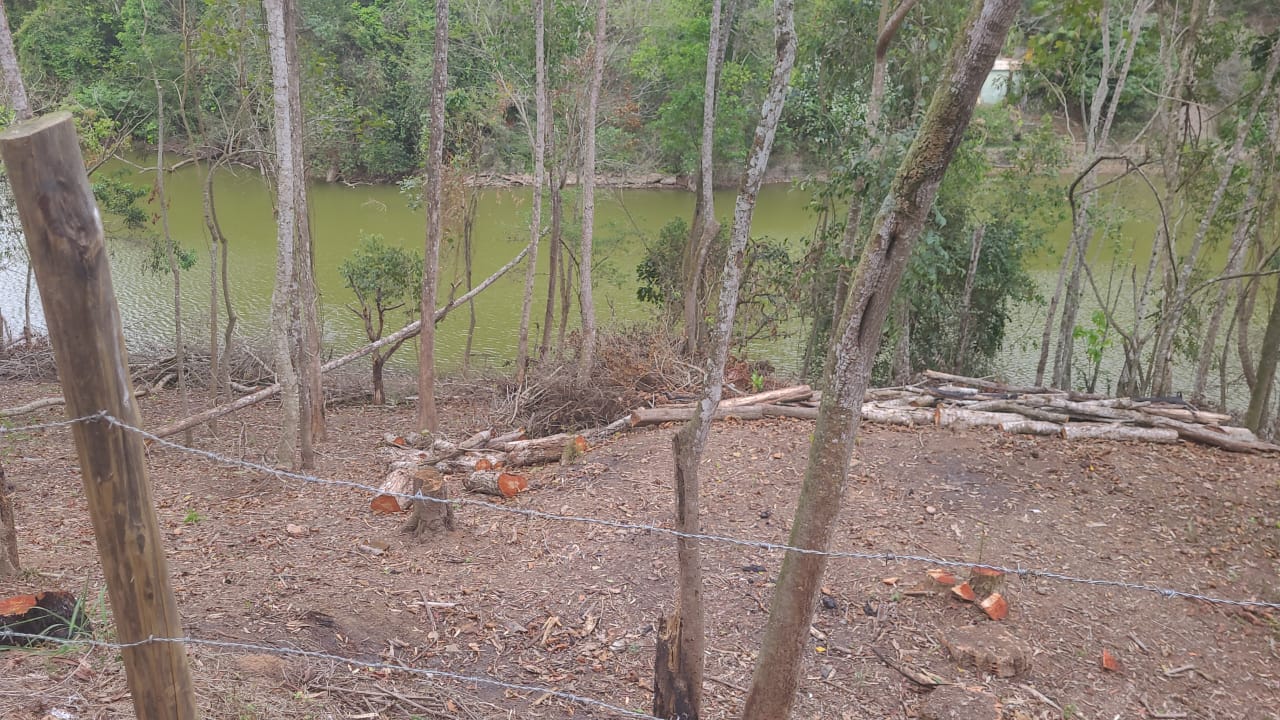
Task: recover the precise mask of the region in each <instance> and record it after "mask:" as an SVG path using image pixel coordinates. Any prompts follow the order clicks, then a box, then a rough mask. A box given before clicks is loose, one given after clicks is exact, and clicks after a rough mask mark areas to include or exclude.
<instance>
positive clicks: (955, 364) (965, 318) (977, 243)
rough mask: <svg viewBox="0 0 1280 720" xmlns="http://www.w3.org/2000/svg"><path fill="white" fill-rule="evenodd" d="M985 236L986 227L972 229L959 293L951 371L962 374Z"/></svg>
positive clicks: (966, 369) (979, 226) (964, 366)
mask: <svg viewBox="0 0 1280 720" xmlns="http://www.w3.org/2000/svg"><path fill="white" fill-rule="evenodd" d="M986 234H987V226H986V225H978V227H976V228H974V229H973V239H972V241H971V242H970V244H969V271H968V272H967V273H965V276H964V290H963V291H961V293H960V331H959V332H958V333H957V335H958V337H957V339H956V348H955V355H954V356H953V357H952V358H951V367H952V371H953V372H955V373H957V374H962V373H964V372H967V371H968V370H969V368H968V366H967V365H965V364H964V361H965V358H967V357H968V356H969V333H970V331H971V330H972V329H973V317H972V315H970V313H969V310H970V306H971V304H972V300H973V281H974V280H975V279H976V278H977V277H978V260H980V259H981V258H982V239H983V238H984V237H985V236H986Z"/></svg>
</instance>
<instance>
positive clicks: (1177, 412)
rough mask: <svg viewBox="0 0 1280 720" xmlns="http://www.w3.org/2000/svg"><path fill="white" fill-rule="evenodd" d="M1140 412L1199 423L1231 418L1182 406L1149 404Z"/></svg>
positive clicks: (1229, 420)
mask: <svg viewBox="0 0 1280 720" xmlns="http://www.w3.org/2000/svg"><path fill="white" fill-rule="evenodd" d="M1142 412H1144V413H1146V414H1148V415H1159V416H1160V417H1167V418H1171V419H1173V420H1181V421H1182V422H1190V423H1201V424H1203V425H1221V424H1222V423H1229V422H1231V420H1232V418H1231V416H1230V415H1224V414H1222V413H1215V412H1206V411H1204V410H1195V409H1192V408H1182V407H1160V406H1155V405H1150V406H1147V407H1144V408H1142Z"/></svg>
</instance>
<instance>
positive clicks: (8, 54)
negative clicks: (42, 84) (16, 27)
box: [0, 2, 31, 121]
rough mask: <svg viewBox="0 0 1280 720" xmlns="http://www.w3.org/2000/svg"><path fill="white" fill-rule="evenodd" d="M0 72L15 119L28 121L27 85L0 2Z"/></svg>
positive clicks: (6, 17)
mask: <svg viewBox="0 0 1280 720" xmlns="http://www.w3.org/2000/svg"><path fill="white" fill-rule="evenodd" d="M0 71H3V73H4V84H5V90H6V91H7V93H6V94H7V95H8V97H9V105H11V106H12V107H13V113H14V115H15V116H16V119H17V120H19V121H22V120H30V119H31V103H30V102H29V101H28V100H27V85H26V83H24V82H23V81H22V68H20V67H19V66H18V53H17V52H16V51H15V50H14V48H13V33H11V32H10V31H9V17H8V16H7V15H6V13H5V8H4V3H3V2H0Z"/></svg>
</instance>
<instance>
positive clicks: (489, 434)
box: [458, 428, 493, 450]
mask: <svg viewBox="0 0 1280 720" xmlns="http://www.w3.org/2000/svg"><path fill="white" fill-rule="evenodd" d="M492 438H493V428H489V429H488V430H481V431H480V432H478V433H476V434H475V435H472V436H471V437H469V438H467V439H466V440H463V441H462V442H460V443H458V448H459V449H462V450H475V449H476V448H482V447H484V446H485V445H486V444H488V442H489V440H490V439H492Z"/></svg>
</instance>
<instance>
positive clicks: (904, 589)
mask: <svg viewBox="0 0 1280 720" xmlns="http://www.w3.org/2000/svg"><path fill="white" fill-rule="evenodd" d="M55 392H56V387H54V386H50V385H37V384H24V383H11V384H8V385H7V386H5V387H3V388H0V406H5V407H7V406H12V405H16V404H20V403H22V402H26V401H29V400H32V399H35V398H39V397H44V396H47V395H51V394H54V393H55ZM443 405H444V407H446V408H450V410H449V415H448V417H447V418H446V423H447V428H446V429H447V430H448V431H449V432H450V433H452V434H454V435H462V434H463V433H464V432H466V431H468V430H474V429H478V427H479V426H481V425H482V424H483V423H484V422H485V421H484V419H483V418H484V417H485V416H486V415H487V412H488V408H487V407H476V408H474V409H472V410H470V411H469V410H468V409H466V408H465V407H464V406H461V405H459V404H458V403H457V402H452V403H450V402H446V403H444V404H443ZM142 406H143V414H144V418H145V422H146V424H148V425H157V424H159V423H161V422H163V421H165V420H169V419H172V418H174V417H176V416H177V415H178V410H177V407H178V404H177V402H176V398H175V397H174V396H173V395H172V394H168V395H161V396H159V397H157V398H147V399H144V400H143V401H142ZM275 409H276V408H275V406H274V405H264V406H259V407H257V408H254V409H251V410H248V411H245V412H243V413H241V414H238V415H237V416H235V417H234V418H232V419H230V420H227V421H224V422H223V423H222V425H221V426H220V430H221V434H220V437H218V438H216V439H215V438H212V437H210V436H209V434H208V432H207V431H205V430H203V429H202V431H201V432H199V433H197V437H196V444H197V445H198V446H199V447H201V448H204V449H207V450H212V451H214V452H217V453H220V454H222V455H225V456H228V457H231V458H237V459H241V458H242V459H245V460H249V461H253V462H261V461H262V460H263V459H264V457H265V456H266V453H267V452H269V449H270V447H271V444H272V440H273V439H274V436H275V429H274V426H273V423H274V422H275V417H274V412H275ZM411 413H412V408H411V407H405V406H402V407H400V408H377V409H375V408H371V407H365V406H345V407H339V408H336V409H335V410H334V411H333V412H332V414H331V415H330V437H331V438H332V439H331V440H330V441H329V442H327V443H325V444H324V445H323V446H322V447H321V458H320V461H319V462H320V466H319V468H318V470H317V475H319V476H321V477H325V478H332V479H339V480H354V481H358V482H363V483H368V484H373V485H376V484H378V483H379V482H380V480H381V478H382V475H383V473H384V471H385V463H386V461H387V459H388V456H387V455H386V454H385V453H386V452H387V451H386V450H383V449H379V448H378V441H379V438H380V436H381V434H382V433H383V432H384V431H386V430H397V431H403V430H405V429H407V428H409V427H410V425H411ZM60 418H61V411H60V410H58V409H54V410H53V411H52V412H46V413H44V414H38V415H29V416H25V417H23V418H21V420H22V423H21V424H24V425H25V424H31V423H36V422H41V421H47V420H56V419H60ZM810 429H811V424H810V423H808V422H805V421H791V420H773V421H762V422H751V423H735V422H732V421H729V422H725V423H723V424H717V425H716V428H715V430H714V432H713V435H712V438H711V444H710V447H709V450H708V454H707V458H706V462H705V464H704V470H703V472H704V475H703V486H704V493H705V494H704V499H703V502H704V507H705V508H706V510H705V516H704V526H705V528H706V531H707V532H709V533H716V534H722V535H730V536H734V537H739V538H751V539H757V540H766V541H771V542H785V540H786V534H787V532H786V529H787V525H788V522H789V519H790V517H791V514H792V512H793V509H794V503H795V499H796V495H797V492H798V489H799V483H800V474H801V472H802V470H803V467H804V463H805V460H806V456H805V453H806V450H807V445H808V436H809V432H810ZM671 432H672V431H671V430H669V429H657V430H642V431H634V432H630V433H627V434H623V435H620V436H618V437H616V438H614V439H612V440H610V441H608V442H607V443H605V444H604V445H603V446H601V447H597V448H594V449H593V450H592V451H591V452H589V453H588V454H587V455H586V456H585V457H584V458H582V459H581V460H580V461H579V462H578V463H576V464H574V465H572V466H569V467H564V468H545V469H543V470H540V471H538V472H536V473H535V474H534V477H533V487H532V489H531V490H530V491H529V492H528V493H526V494H524V495H522V496H520V497H519V498H517V499H516V500H514V501H508V502H509V504H510V506H513V507H520V508H530V509H537V510H542V511H546V512H552V513H561V514H567V515H581V516H591V517H597V518H609V519H615V520H622V521H626V522H632V523H642V524H653V525H660V526H666V525H669V524H670V517H671V514H672V510H671V508H672V498H671V488H670V485H671V480H670V478H671V458H670V440H671ZM0 443H3V445H0V447H2V448H3V452H4V463H5V468H6V470H7V471H8V476H9V479H10V481H11V482H12V483H13V484H14V485H15V486H16V490H15V495H14V499H15V503H16V508H17V513H18V519H19V537H20V542H21V547H22V561H23V564H24V566H25V567H27V568H29V569H30V570H31V571H34V572H29V573H28V575H27V577H25V578H24V579H23V580H22V581H21V582H9V583H0V595H7V594H11V593H20V592H31V591H33V590H37V589H53V588H66V589H70V590H73V591H76V592H80V593H84V594H85V595H87V596H88V597H89V598H90V599H91V600H90V610H91V613H92V614H94V615H96V616H97V617H99V618H100V619H102V620H103V621H102V622H99V625H100V626H104V627H100V628H99V629H98V633H97V637H98V638H100V639H107V640H110V639H113V637H114V636H113V634H112V630H111V628H110V627H109V623H107V622H106V621H105V618H107V617H108V615H107V610H106V607H105V604H106V603H105V600H104V599H103V598H104V592H103V590H102V588H103V584H102V576H101V571H100V570H99V568H98V567H97V557H96V554H95V550H94V546H93V540H92V531H91V529H90V526H89V522H88V517H87V511H86V507H85V504H84V501H83V498H82V492H81V490H80V485H79V477H78V473H77V469H76V461H75V453H74V449H73V447H72V445H71V440H70V433H69V432H68V431H67V430H65V429H58V430H49V431H39V432H30V433H21V434H17V435H8V436H4V437H3V438H2V439H0ZM150 458H151V465H150V468H151V477H152V480H153V482H154V485H155V495H156V501H157V505H158V512H159V515H160V519H161V524H162V528H163V529H164V531H165V532H166V534H167V541H168V549H169V558H170V569H171V571H172V574H173V577H174V585H175V590H176V593H177V599H178V606H179V608H180V609H181V611H182V614H183V619H184V623H185V626H186V630H187V633H188V634H189V635H191V636H193V637H199V638H204V639H208V640H214V641H225V642H236V643H251V644H259V645H268V646H273V647H282V648H298V649H304V650H312V651H320V652H324V653H331V654H334V655H339V656H342V657H346V658H353V659H358V660H362V661H370V662H379V661H394V662H396V663H403V664H406V665H411V666H414V667H421V668H431V669H436V670H447V671H451V672H456V673H462V674H467V675H484V676H489V677H494V678H499V679H501V680H503V681H506V682H510V683H516V684H524V685H536V686H543V687H548V688H554V689H557V690H560V691H564V692H568V693H572V694H575V695H580V696H585V697H588V698H595V699H599V700H603V701H606V702H609V703H612V704H615V705H619V706H622V707H626V708H632V709H634V710H637V711H641V712H646V711H647V710H648V709H649V703H650V698H651V690H650V679H651V675H652V662H653V658H652V653H653V626H654V623H655V622H656V620H657V617H658V615H659V614H660V613H661V612H664V611H666V609H667V608H668V607H669V605H670V602H671V598H672V597H673V596H674V586H673V583H674V571H673V566H674V562H675V553H674V545H673V542H672V540H671V539H670V538H669V537H667V536H663V535H659V534H655V533H652V532H646V531H637V530H620V529H615V528H609V527H601V526H597V525H590V524H581V523H565V522H559V521H549V520H542V519H528V518H520V517H515V516H512V515H509V514H504V513H498V512H494V511H491V510H486V509H485V508H477V507H470V506H468V507H462V508H459V509H458V511H457V513H456V514H457V518H458V521H459V525H458V529H457V530H456V531H455V532H453V533H450V534H448V535H447V536H443V537H440V538H436V539H434V540H432V541H430V542H427V543H421V544H419V543H413V542H411V541H409V540H408V538H407V537H406V536H404V535H402V534H401V533H400V532H399V526H400V523H401V522H402V518H401V517H385V516H381V517H379V516H373V515H371V514H370V513H369V512H368V510H367V507H368V500H369V497H368V496H367V495H365V494H363V493H361V492H358V491H356V490H351V489H342V488H334V487H327V486H320V485H302V484H299V483H297V482H293V481H283V480H281V479H278V478H276V477H272V476H270V475H267V474H265V473H262V472H257V471H252V470H247V469H244V468H241V467H234V466H226V465H220V464H218V463H215V462H212V461H210V460H207V459H204V458H200V457H196V456H193V455H190V454H186V453H181V452H179V451H175V450H170V449H164V448H161V447H153V448H152V449H151V451H150ZM472 497H474V496H472ZM289 524H294V525H299V526H303V527H305V528H306V529H307V531H308V534H306V535H305V536H303V537H292V536H290V534H289V533H288V532H287V531H286V526H287V525H289ZM361 546H365V549H362V547H361ZM369 547H375V548H379V547H385V548H387V549H386V551H385V552H384V553H383V554H380V555H371V554H369V553H368V550H367V548H369ZM833 548H835V549H839V550H844V551H859V552H863V551H892V552H897V553H918V554H928V555H932V556H935V557H936V556H941V557H946V558H953V559H959V560H967V561H982V562H990V563H996V564H1003V565H1008V566H1023V567H1032V568H1046V569H1054V570H1056V571H1058V572H1061V573H1064V574H1069V575H1074V576H1080V577H1091V578H1105V579H1116V580H1125V581H1129V582H1145V583H1150V584H1153V585H1160V586H1165V587H1173V588H1177V589H1180V590H1189V591H1196V592H1201V593H1205V594H1209V595H1214V596H1220V597H1228V598H1236V599H1261V600H1266V601H1270V602H1276V601H1280V580H1278V579H1277V578H1278V576H1280V461H1277V460H1275V459H1265V458H1257V457H1247V456H1238V455H1230V454H1226V453H1222V452H1219V451H1214V450H1210V449H1205V448H1202V447H1193V446H1187V445H1175V446H1154V445H1127V444H1116V443H1106V442H1077V443H1068V442H1064V441H1061V440H1056V439H1044V438H1031V437H1006V436H1001V435H1000V434H998V433H997V432H996V431H994V430H992V431H961V432H953V431H950V430H940V429H933V428H924V429H910V428H885V427H878V426H864V431H863V435H862V443H861V448H860V451H859V453H858V457H857V464H856V468H855V476H854V477H853V478H851V480H850V484H849V488H848V494H847V502H846V505H845V507H844V509H843V515H842V523H841V528H840V531H839V533H838V535H837V537H836V538H835V540H834V542H833ZM704 552H705V576H706V584H707V585H706V598H707V602H708V610H709V617H708V622H707V627H708V632H709V640H708V646H709V654H708V658H707V661H708V669H707V675H708V677H709V681H708V683H707V687H706V690H707V694H708V699H707V712H706V717H709V718H731V717H736V716H737V714H738V713H739V711H740V709H741V704H742V701H743V698H744V689H745V688H746V687H747V685H748V684H749V682H750V673H751V671H752V668H753V666H754V653H755V651H756V648H757V647H758V644H759V637H760V634H761V631H762V629H763V625H764V621H765V617H766V608H767V607H768V603H769V601H770V596H771V587H770V583H771V580H772V578H773V577H774V576H775V574H776V572H777V569H778V567H779V564H780V561H781V556H780V554H778V553H775V552H769V551H765V550H757V549H754V548H749V547H742V546H736V545H725V544H711V545H708V546H707V547H706V548H705V550H704ZM928 567H929V566H927V565H922V564H918V563H884V562H878V561H865V560H852V559H833V560H831V562H830V563H829V564H828V568H827V577H826V581H825V588H826V590H827V591H828V593H829V595H828V597H829V598H830V600H829V601H827V602H825V603H824V604H823V606H820V608H819V610H818V613H817V615H816V620H815V623H814V628H813V632H812V633H811V638H810V642H809V647H808V649H807V652H806V660H805V668H804V680H803V681H802V684H801V694H800V698H799V702H798V705H797V711H796V713H795V717H796V718H838V719H840V720H844V719H846V718H904V717H917V716H919V712H920V710H921V708H922V706H923V704H924V703H925V702H926V701H927V697H928V696H927V692H928V691H926V690H924V689H923V688H921V687H918V686H916V685H915V684H913V683H912V682H910V681H909V680H907V679H906V678H905V677H904V676H903V675H902V674H899V673H898V672H896V671H895V670H893V669H890V668H889V667H887V666H886V665H885V664H884V663H882V662H881V661H880V660H879V659H877V657H876V656H875V655H874V654H873V653H872V652H871V647H872V646H874V647H876V648H878V649H881V650H882V651H883V652H885V653H887V655H888V656H889V657H891V658H897V659H901V660H902V661H905V662H906V663H908V664H909V665H910V666H911V667H915V668H919V669H923V670H928V671H930V672H932V673H934V674H935V675H937V676H939V677H941V678H942V679H945V680H947V681H951V682H956V683H959V684H960V685H962V686H963V687H966V688H971V689H977V688H983V689H986V690H988V691H990V692H991V693H993V694H994V695H996V696H998V697H999V698H1000V699H1001V701H1002V703H1003V707H1004V717H1006V718H1020V719H1025V718H1036V719H1039V718H1064V717H1069V718H1106V719H1108V720H1110V719H1111V718H1117V717H1118V718H1141V717H1168V718H1174V717H1189V718H1280V705H1278V703H1277V698H1280V619H1278V618H1277V615H1276V614H1275V613H1266V612H1253V611H1246V610H1241V609H1237V608H1230V607H1223V606H1214V605H1209V604H1206V603H1203V602H1196V601H1188V600H1182V599H1168V598H1164V597H1162V596H1160V595H1158V594H1154V593H1149V592H1140V591H1134V590H1127V589H1120V588H1113V587H1095V586H1088V585H1081V584H1067V583H1062V582H1057V581H1049V580H1043V579H1041V580H1025V581H1024V580H1017V579H1012V580H1011V581H1010V584H1009V586H1008V587H1007V588H1006V591H1005V595H1006V597H1007V598H1008V599H1009V602H1010V605H1011V612H1010V616H1009V619H1008V620H1006V621H1004V622H1002V623H999V625H1001V626H1003V627H1004V628H1005V629H1007V630H1008V631H1009V632H1010V633H1011V634H1012V635H1013V636H1014V637H1015V638H1017V640H1018V642H1019V643H1020V644H1022V645H1023V646H1024V647H1025V649H1026V650H1027V651H1028V652H1029V653H1030V655H1031V670H1030V672H1029V673H1028V674H1027V675H1025V676H1023V677H1018V678H1013V679H1000V678H995V677H992V676H989V675H985V674H982V673H978V672H976V671H974V670H973V669H972V668H967V667H964V666H962V665H960V664H957V663H956V662H955V661H953V660H952V659H950V658H949V657H948V655H947V653H946V651H945V650H944V649H943V647H942V645H941V642H942V640H943V639H945V638H947V637H948V636H950V635H951V634H952V633H953V632H955V630H956V629H958V628H963V627H966V626H971V625H984V624H985V626H986V628H984V629H990V628H992V626H994V625H995V623H992V622H991V621H988V620H986V619H985V617H984V616H983V615H982V614H981V613H980V612H979V611H978V610H977V609H976V608H975V607H973V606H971V605H967V604H964V603H961V602H960V601H958V600H954V599H951V598H948V597H946V596H944V595H936V594H923V595H921V594H916V593H914V592H911V591H912V589H913V588H914V587H915V586H917V585H918V584H919V582H918V581H919V580H920V579H921V578H922V577H923V572H924V570H925V569H927V568H928ZM893 577H898V578H901V579H900V580H899V581H898V583H897V584H896V585H888V584H886V583H885V582H883V581H884V580H885V579H886V578H893ZM439 603H444V604H449V603H456V604H455V605H452V606H444V605H439ZM1103 649H1107V650H1109V651H1110V652H1112V653H1114V654H1115V656H1116V657H1117V658H1118V659H1119V660H1120V662H1121V664H1122V669H1121V670H1120V671H1119V672H1111V671H1106V670H1103V669H1102V668H1101V667H1100V655H1101V652H1102V650H1103ZM190 652H191V656H192V658H193V663H194V674H195V678H196V683H197V688H198V691H199V694H200V702H201V704H202V706H203V708H204V710H205V713H206V716H207V717H211V718H245V719H249V718H262V719H264V720H265V719H267V718H411V717H422V718H426V717H484V718H489V717H494V718H496V717H522V718H523V717H529V718H538V717H542V718H561V717H570V716H572V717H591V718H594V717H614V716H615V715H613V714H612V713H610V712H609V711H607V710H604V709H602V708H599V707H595V706H591V705H584V704H580V703H572V702H569V701H565V700H563V699H560V698H556V697H546V696H545V695H544V694H543V693H539V692H534V691H525V690H510V689H508V690H502V689H496V688H493V687H487V686H478V685H474V684H469V683H459V682H454V681H440V680H430V679H423V678H416V677H412V676H410V675H408V674H407V673H404V672H402V671H373V670H368V669H360V668H356V667H352V666H349V665H347V664H345V663H340V662H336V661H330V660H316V659H304V658H284V657H278V656H273V655H270V654H266V653H263V652H261V651H251V650H241V649H233V648H225V647H208V646H198V647H193V648H191V650H190ZM933 692H935V693H936V692H942V691H941V690H938V691H933ZM55 711H57V712H55ZM50 713H53V714H52V715H50ZM59 713H62V714H59ZM0 716H3V717H6V718H44V717H65V718H117V717H131V716H132V712H131V709H130V706H129V704H128V699H127V694H126V688H125V684H124V678H123V672H122V670H121V666H120V665H119V662H118V654H117V653H115V652H112V651H109V650H104V649H91V650H89V651H87V652H85V651H82V650H75V651H72V650H68V649H64V650H61V651H57V652H53V651H39V652H37V651H31V650H19V651H9V652H3V653H0Z"/></svg>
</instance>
